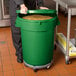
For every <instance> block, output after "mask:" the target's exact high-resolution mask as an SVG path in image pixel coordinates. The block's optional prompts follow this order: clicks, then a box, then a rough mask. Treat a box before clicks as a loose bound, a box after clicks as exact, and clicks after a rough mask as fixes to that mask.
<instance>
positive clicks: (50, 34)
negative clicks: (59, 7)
mask: <svg viewBox="0 0 76 76" xmlns="http://www.w3.org/2000/svg"><path fill="white" fill-rule="evenodd" d="M17 13H18V11H17ZM30 14H41V15H46V16H51V17H53V18H52V19H48V20H27V19H23V18H22V17H24V16H27V15H30ZM27 15H22V14H18V16H17V19H16V27H20V28H21V37H22V48H23V60H24V63H25V64H26V65H27V66H29V67H31V68H33V69H39V68H45V67H48V66H50V65H51V63H52V60H53V49H54V30H55V27H56V25H58V24H59V20H58V17H57V15H56V11H55V10H29V11H28V14H27Z"/></svg>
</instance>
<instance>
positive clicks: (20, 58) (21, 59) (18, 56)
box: [17, 55, 23, 63]
mask: <svg viewBox="0 0 76 76" xmlns="http://www.w3.org/2000/svg"><path fill="white" fill-rule="evenodd" d="M17 62H18V63H23V58H22V56H21V55H17Z"/></svg>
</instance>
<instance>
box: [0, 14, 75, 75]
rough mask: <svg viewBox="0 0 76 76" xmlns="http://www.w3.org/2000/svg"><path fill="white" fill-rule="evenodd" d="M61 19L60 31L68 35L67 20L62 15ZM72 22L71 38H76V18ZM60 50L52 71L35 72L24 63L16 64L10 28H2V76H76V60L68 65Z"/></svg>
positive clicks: (0, 29)
mask: <svg viewBox="0 0 76 76" xmlns="http://www.w3.org/2000/svg"><path fill="white" fill-rule="evenodd" d="M59 19H60V22H61V25H60V26H58V31H60V32H63V33H64V34H65V35H66V21H67V18H66V17H64V16H63V15H62V14H61V15H60V16H59ZM72 21H73V22H72V27H71V31H72V32H71V37H74V31H73V30H74V28H76V17H72ZM59 50H60V49H59V48H57V50H55V51H54V63H53V65H52V67H51V68H50V69H48V70H46V69H42V70H39V71H38V72H34V71H33V70H32V69H30V68H28V67H26V66H24V64H23V63H22V64H19V63H17V62H16V56H15V49H14V47H13V44H12V38H11V30H10V27H6V28H0V76H76V59H71V61H72V63H71V64H70V65H66V64H65V59H64V55H63V54H62V53H61V52H60V51H59Z"/></svg>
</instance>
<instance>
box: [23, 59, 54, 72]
mask: <svg viewBox="0 0 76 76" xmlns="http://www.w3.org/2000/svg"><path fill="white" fill-rule="evenodd" d="M52 64H53V60H52V61H51V63H48V64H46V65H42V66H33V65H30V64H27V63H26V62H25V61H24V65H25V66H27V67H30V68H32V69H33V70H34V72H37V70H39V69H49V68H50V67H51V66H52Z"/></svg>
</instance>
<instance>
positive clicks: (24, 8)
mask: <svg viewBox="0 0 76 76" xmlns="http://www.w3.org/2000/svg"><path fill="white" fill-rule="evenodd" d="M27 10H28V8H27V7H26V6H25V5H24V4H21V5H20V13H22V14H27Z"/></svg>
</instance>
